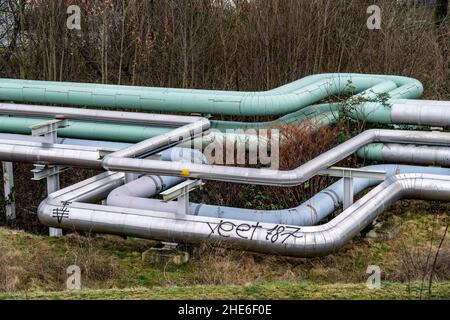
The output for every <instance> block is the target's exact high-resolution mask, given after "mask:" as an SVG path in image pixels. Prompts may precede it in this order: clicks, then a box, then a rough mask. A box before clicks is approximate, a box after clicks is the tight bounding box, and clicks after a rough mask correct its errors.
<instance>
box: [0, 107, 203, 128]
mask: <svg viewBox="0 0 450 320" xmlns="http://www.w3.org/2000/svg"><path fill="white" fill-rule="evenodd" d="M0 114H5V115H22V116H34V117H50V118H55V117H57V116H58V117H64V118H65V119H75V120H88V121H104V122H113V123H128V124H142V125H147V126H150V125H151V126H168V127H179V126H184V125H186V124H189V123H192V122H195V121H197V120H200V117H194V116H177V115H168V114H154V113H137V112H124V111H110V110H101V109H82V108H68V107H49V106H41V105H28V104H13V103H0Z"/></svg>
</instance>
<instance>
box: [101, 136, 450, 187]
mask: <svg viewBox="0 0 450 320" xmlns="http://www.w3.org/2000/svg"><path fill="white" fill-rule="evenodd" d="M373 142H393V143H409V144H410V143H416V144H430V145H444V146H445V145H449V144H450V133H444V132H422V131H405V130H383V129H371V130H366V131H364V132H363V133H360V134H359V135H357V136H355V137H353V138H351V139H349V140H347V141H345V142H344V143H342V144H340V145H338V146H336V147H334V148H333V149H331V150H329V151H327V152H324V153H322V154H321V155H319V156H317V157H316V158H314V159H312V160H310V161H308V162H306V163H304V164H302V165H300V166H299V167H298V168H296V169H293V170H285V171H281V170H273V169H266V168H259V169H256V168H241V167H227V166H220V165H204V164H195V163H180V162H170V163H169V162H164V161H157V160H149V159H135V158H120V157H118V156H115V155H114V154H111V155H108V156H107V157H105V158H104V159H103V168H104V169H105V170H110V171H125V172H140V173H145V174H158V175H171V176H184V177H192V178H198V179H205V180H219V181H228V182H240V183H246V184H261V185H275V186H295V185H298V184H300V183H303V182H305V181H307V180H308V179H310V178H312V177H313V176H314V175H316V174H317V173H318V172H319V171H320V170H323V169H327V168H329V167H330V166H332V165H333V164H335V163H337V162H339V161H340V160H343V159H345V158H346V157H348V156H350V155H351V154H353V153H354V152H356V151H357V150H359V149H360V148H362V147H363V146H365V145H367V144H369V143H373ZM142 146H146V145H145V143H144V144H142ZM147 149H148V148H147ZM122 154H123V153H122ZM119 155H120V154H119ZM120 156H121V155H120Z"/></svg>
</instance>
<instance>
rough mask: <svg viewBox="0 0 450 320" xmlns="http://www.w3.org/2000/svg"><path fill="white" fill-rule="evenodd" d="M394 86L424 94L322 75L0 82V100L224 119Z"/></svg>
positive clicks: (403, 82)
mask: <svg viewBox="0 0 450 320" xmlns="http://www.w3.org/2000/svg"><path fill="white" fill-rule="evenodd" d="M385 81H392V82H394V83H395V84H396V85H397V86H398V88H397V89H396V90H397V91H396V92H400V93H402V94H403V95H404V97H405V98H415V97H417V96H420V95H421V94H422V92H423V86H422V84H421V83H420V82H419V81H417V80H415V79H412V78H407V77H400V76H385V75H362V74H345V73H341V74H339V73H338V74H321V75H313V76H309V77H306V78H304V79H300V80H298V81H294V82H293V83H291V84H289V85H286V86H283V87H280V88H277V89H274V90H271V91H266V92H236V91H234V92H233V91H231V92H227V91H218V90H192V89H173V88H149V87H130V86H114V85H98V84H82V83H70V82H66V83H64V82H48V81H31V80H14V79H0V99H2V100H4V101H16V102H23V101H27V102H38V103H59V104H70V105H85V106H100V107H112V108H119V107H126V108H136V109H138V110H159V111H165V112H199V113H204V114H209V113H210V114H223V115H241V116H244V115H247V116H251V115H255V116H256V115H280V114H287V113H289V112H293V111H297V110H299V109H301V108H304V107H306V106H308V105H311V104H313V103H316V102H318V101H320V100H322V99H324V98H327V97H329V96H330V95H337V94H345V93H347V92H348V91H349V89H351V90H354V91H355V92H361V91H364V90H367V89H369V88H371V87H373V86H376V85H379V84H380V83H382V82H385Z"/></svg>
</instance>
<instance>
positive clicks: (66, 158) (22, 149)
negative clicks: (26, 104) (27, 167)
mask: <svg viewBox="0 0 450 320" xmlns="http://www.w3.org/2000/svg"><path fill="white" fill-rule="evenodd" d="M100 158H101V157H100V150H99V149H98V148H92V147H81V146H68V145H61V144H48V143H43V142H42V143H41V142H31V141H17V140H0V159H1V160H2V161H11V162H22V163H33V164H35V163H36V164H46V165H47V164H58V165H66V166H74V167H86V168H94V169H101V168H102V166H101V164H102V162H101V160H100Z"/></svg>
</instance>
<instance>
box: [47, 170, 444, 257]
mask: <svg viewBox="0 0 450 320" xmlns="http://www.w3.org/2000/svg"><path fill="white" fill-rule="evenodd" d="M108 177H110V176H106V178H108ZM101 183H102V181H101V180H100V179H98V178H97V179H91V180H90V181H89V185H88V186H87V189H90V190H92V192H93V193H96V194H100V193H101V192H100V191H97V190H98V189H99V188H98V186H99V184H101ZM108 183H109V184H112V182H110V181H108ZM84 184H86V182H84ZM84 186H85V185H84ZM84 186H83V185H82V184H81V185H78V186H77V187H72V188H71V189H70V190H67V189H65V190H61V191H59V192H58V193H55V194H52V195H50V196H49V197H48V198H47V199H46V200H44V201H43V202H42V203H41V205H40V206H39V209H38V217H39V220H40V221H41V222H42V223H43V224H45V225H47V226H51V227H57V228H65V229H71V230H78V231H90V232H98V233H108V234H120V235H128V236H132V237H139V238H147V239H155V240H161V241H169V242H187V243H199V242H204V241H209V242H215V241H217V242H218V243H219V244H221V245H225V246H234V247H238V248H242V249H247V250H252V251H258V252H265V253H276V254H282V255H288V256H297V257H315V256H322V255H327V254H330V253H333V252H336V251H337V250H339V249H340V248H342V247H343V246H344V245H345V244H346V243H347V242H348V241H349V240H351V239H352V238H353V237H354V236H355V235H357V234H358V233H359V232H360V231H361V230H362V229H364V228H365V227H366V226H367V225H368V224H369V223H371V222H372V221H373V220H374V219H375V218H376V217H377V216H378V215H379V214H380V213H382V212H383V211H384V210H385V209H386V208H387V207H389V206H390V205H392V204H393V203H394V202H396V201H397V200H399V199H404V198H414V199H424V200H442V201H448V200H449V199H450V177H448V176H439V175H427V174H402V175H396V176H393V177H390V178H388V179H387V180H385V181H384V182H383V183H381V184H380V185H379V186H377V187H376V188H374V189H373V190H372V191H370V192H369V193H368V194H367V195H365V196H364V197H362V198H361V199H360V200H359V201H357V202H356V203H354V204H353V205H352V206H350V207H349V208H348V209H347V210H345V211H344V212H343V213H341V214H340V215H338V216H337V217H336V218H334V219H333V220H331V221H330V222H328V223H326V224H324V225H320V226H313V227H298V226H290V225H280V224H270V223H255V222H251V221H249V222H245V221H239V220H225V219H220V218H208V217H199V216H190V215H185V216H179V215H176V214H170V213H166V212H159V211H154V210H153V211H143V210H137V209H123V208H117V207H108V206H100V205H95V204H87V203H80V202H77V201H78V199H79V197H80V196H79V193H78V195H76V196H73V193H74V192H75V191H76V189H77V188H78V189H80V188H83V187H84ZM109 187H110V188H111V187H113V186H112V185H110V186H109ZM74 189H75V190H74ZM85 191H87V190H85ZM67 201H69V202H67Z"/></svg>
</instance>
